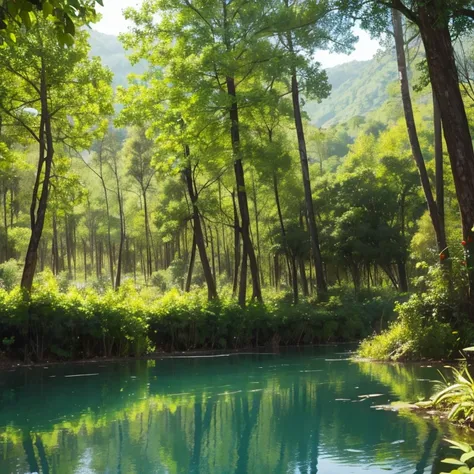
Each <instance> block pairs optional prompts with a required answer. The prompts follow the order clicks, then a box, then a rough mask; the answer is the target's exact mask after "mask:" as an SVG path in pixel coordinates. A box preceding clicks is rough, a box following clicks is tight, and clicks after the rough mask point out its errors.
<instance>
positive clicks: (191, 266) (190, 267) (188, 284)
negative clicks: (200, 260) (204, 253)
mask: <svg viewBox="0 0 474 474" xmlns="http://www.w3.org/2000/svg"><path fill="white" fill-rule="evenodd" d="M195 260H196V235H194V234H193V243H192V246H191V256H190V257H189V265H188V276H187V278H186V286H185V288H184V291H185V292H186V293H189V292H190V291H191V282H192V280H193V270H194V262H195Z"/></svg>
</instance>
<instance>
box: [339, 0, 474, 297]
mask: <svg viewBox="0 0 474 474" xmlns="http://www.w3.org/2000/svg"><path fill="white" fill-rule="evenodd" d="M339 7H340V8H342V9H344V10H346V11H347V12H348V13H349V14H354V15H357V16H359V17H363V25H364V26H365V27H367V28H369V29H372V30H373V31H381V30H383V29H384V28H385V27H386V25H387V24H388V15H389V14H390V8H392V9H395V10H398V11H399V12H400V13H402V14H403V15H404V16H405V17H406V18H407V19H408V20H409V21H411V22H412V23H413V24H414V25H416V26H417V27H418V29H419V31H420V36H421V39H422V41H423V45H424V49H425V53H426V61H427V66H428V72H429V77H430V81H431V86H432V88H433V91H434V94H435V97H436V99H437V101H438V104H439V110H440V115H441V120H442V124H443V131H444V137H445V141H446V145H447V148H448V152H449V157H450V161H451V169H452V173H453V178H454V183H455V187H456V195H457V199H458V203H459V208H460V211H461V219H462V227H463V234H464V240H465V241H466V244H467V245H466V247H465V249H466V256H467V261H468V270H469V281H470V295H471V300H472V301H474V230H473V229H474V149H473V145H472V139H471V134H470V130H469V123H468V120H467V115H466V110H465V107H464V103H463V99H462V94H461V91H460V87H459V75H458V70H457V67H456V60H455V54H454V47H453V35H454V36H456V35H458V34H459V33H460V32H461V31H463V30H466V29H468V28H469V27H470V25H471V24H472V19H474V2H472V0H460V1H441V0H415V1H413V2H411V3H410V5H407V4H405V3H404V2H403V1H402V0H391V1H389V2H382V1H381V0H372V1H371V2H365V1H362V0H340V1H339Z"/></svg>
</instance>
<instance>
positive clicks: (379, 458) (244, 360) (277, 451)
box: [0, 347, 446, 474]
mask: <svg viewBox="0 0 474 474" xmlns="http://www.w3.org/2000/svg"><path fill="white" fill-rule="evenodd" d="M344 350H345V349H344V348H341V347H339V348H334V347H333V348H311V349H305V350H301V351H296V350H289V351H285V352H282V353H279V354H240V355H228V356H220V357H196V358H180V357H177V358H167V359H162V360H152V361H135V362H128V363H122V362H121V363H100V362H98V363H88V364H84V365H64V366H49V367H48V366H45V367H41V368H34V369H17V370H15V371H5V372H0V474H10V473H22V474H23V473H33V472H38V473H50V474H53V473H58V474H66V473H67V474H69V473H76V474H79V473H81V474H93V473H94V474H95V473H99V474H105V473H110V474H112V473H114V474H115V473H117V474H152V473H157V474H158V473H159V474H161V473H163V474H165V473H166V474H175V473H183V474H184V473H186V474H188V473H195V474H197V473H202V474H210V473H212V474H227V473H229V474H230V473H232V474H246V473H252V474H267V473H268V474H273V473H275V474H279V473H291V474H303V473H308V474H309V473H311V474H313V473H321V474H339V473H341V474H359V473H361V474H362V473H372V474H379V473H386V472H388V471H389V472H392V473H398V474H421V473H437V472H439V471H440V470H442V469H440V467H439V458H440V456H442V454H441V452H440V451H442V450H446V448H445V447H444V446H443V441H442V440H443V437H444V436H445V434H446V433H445V432H444V429H445V428H443V427H442V426H441V425H440V424H439V423H437V422H432V421H430V420H428V419H424V418H423V417H420V416H416V415H413V414H404V415H403V414H402V415H399V414H397V413H394V412H390V411H379V410H376V409H374V408H373V406H375V405H380V404H386V403H388V402H390V401H394V400H398V399H403V400H416V399H417V398H418V397H424V396H425V395H427V394H430V393H431V391H432V389H433V385H434V382H433V380H434V379H436V378H438V374H437V371H436V368H434V367H427V366H420V365H412V366H410V365H384V364H371V363H362V362H360V363H357V362H353V361H350V360H348V358H347V357H348V355H347V353H345V352H344ZM368 395H371V396H370V397H368ZM443 454H446V453H443ZM444 470H446V466H444Z"/></svg>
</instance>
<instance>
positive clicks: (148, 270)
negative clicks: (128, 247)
mask: <svg viewBox="0 0 474 474" xmlns="http://www.w3.org/2000/svg"><path fill="white" fill-rule="evenodd" d="M142 196H143V212H144V213H145V245H146V249H145V250H146V269H145V279H147V276H148V278H150V277H151V274H152V272H153V266H152V261H151V247H150V224H149V221H148V202H147V196H146V189H144V188H143V187H142Z"/></svg>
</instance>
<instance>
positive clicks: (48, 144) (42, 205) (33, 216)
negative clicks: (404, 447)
mask: <svg viewBox="0 0 474 474" xmlns="http://www.w3.org/2000/svg"><path fill="white" fill-rule="evenodd" d="M47 87H48V85H47V82H46V72H45V67H44V63H43V61H42V63H41V84H40V92H41V94H40V96H41V119H40V133H39V139H40V142H39V159H38V169H37V173H36V180H35V185H34V189H33V197H32V201H31V207H30V220H31V236H30V241H29V243H28V250H27V251H26V257H25V265H24V267H23V275H22V278H21V287H22V288H23V289H24V290H26V291H27V292H28V293H30V292H31V288H32V286H33V278H34V275H35V270H36V262H37V259H38V247H39V244H40V241H41V235H42V233H43V227H44V219H45V216H46V209H47V207H48V197H49V183H50V179H51V168H52V164H53V157H54V148H53V134H52V130H51V117H50V115H49V110H48V92H47ZM43 165H44V173H43V175H42V171H43ZM41 179H42V180H43V183H42V185H41V193H40V197H39V201H38V208H36V203H37V200H38V190H39V187H40V180H41Z"/></svg>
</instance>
